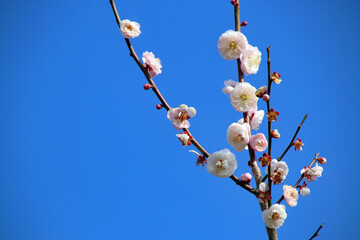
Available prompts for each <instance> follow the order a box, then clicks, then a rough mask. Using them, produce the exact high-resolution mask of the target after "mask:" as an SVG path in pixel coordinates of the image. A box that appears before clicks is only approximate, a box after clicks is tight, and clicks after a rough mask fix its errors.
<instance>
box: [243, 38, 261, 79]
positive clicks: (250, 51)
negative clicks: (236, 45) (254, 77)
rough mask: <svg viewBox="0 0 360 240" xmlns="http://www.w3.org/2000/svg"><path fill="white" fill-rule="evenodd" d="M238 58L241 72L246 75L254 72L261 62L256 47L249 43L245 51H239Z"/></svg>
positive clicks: (259, 53)
mask: <svg viewBox="0 0 360 240" xmlns="http://www.w3.org/2000/svg"><path fill="white" fill-rule="evenodd" d="M240 60H241V70H242V71H243V73H245V74H246V75H249V74H256V73H257V72H258V70H259V65H260V62H261V52H260V51H259V49H258V48H257V47H253V46H251V45H249V46H248V48H247V49H246V51H243V52H242V53H241V55H240Z"/></svg>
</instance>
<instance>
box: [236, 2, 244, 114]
mask: <svg viewBox="0 0 360 240" xmlns="http://www.w3.org/2000/svg"><path fill="white" fill-rule="evenodd" d="M234 17H235V31H237V32H240V31H241V23H240V3H239V0H236V1H235V3H234ZM236 63H237V68H238V78H239V82H244V81H245V80H244V73H243V71H242V70H241V61H240V58H238V59H236ZM244 119H245V118H244Z"/></svg>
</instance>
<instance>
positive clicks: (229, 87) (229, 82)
mask: <svg viewBox="0 0 360 240" xmlns="http://www.w3.org/2000/svg"><path fill="white" fill-rule="evenodd" d="M236 84H238V82H235V81H234V80H231V79H230V80H227V81H224V85H225V87H224V88H223V89H222V91H223V93H225V94H230V93H231V92H232V90H234V87H235V86H236Z"/></svg>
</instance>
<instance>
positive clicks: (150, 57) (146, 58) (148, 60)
mask: <svg viewBox="0 0 360 240" xmlns="http://www.w3.org/2000/svg"><path fill="white" fill-rule="evenodd" d="M142 60H143V62H144V67H145V68H146V69H147V70H148V73H149V74H150V77H152V78H153V77H155V76H156V75H158V74H160V73H161V69H160V68H162V66H161V62H160V59H159V58H155V55H154V54H153V53H152V52H148V51H146V52H144V53H143V57H142Z"/></svg>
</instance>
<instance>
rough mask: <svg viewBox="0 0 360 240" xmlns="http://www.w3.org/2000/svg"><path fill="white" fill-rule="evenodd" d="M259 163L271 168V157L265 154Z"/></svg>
mask: <svg viewBox="0 0 360 240" xmlns="http://www.w3.org/2000/svg"><path fill="white" fill-rule="evenodd" d="M259 162H260V165H261V166H262V167H265V166H269V165H270V163H271V156H269V155H267V154H266V153H263V155H262V157H260V158H259Z"/></svg>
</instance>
